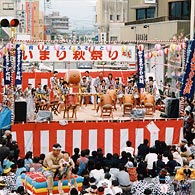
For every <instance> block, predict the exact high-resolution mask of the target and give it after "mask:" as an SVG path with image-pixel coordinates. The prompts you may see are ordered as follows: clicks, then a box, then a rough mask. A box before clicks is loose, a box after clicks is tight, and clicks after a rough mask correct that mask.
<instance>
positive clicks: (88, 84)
mask: <svg viewBox="0 0 195 195" xmlns="http://www.w3.org/2000/svg"><path fill="white" fill-rule="evenodd" d="M85 76H86V81H87V92H88V93H91V84H92V77H91V76H90V74H89V71H88V70H87V71H85ZM89 103H90V104H92V100H91V96H89Z"/></svg>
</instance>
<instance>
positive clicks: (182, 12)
mask: <svg viewBox="0 0 195 195" xmlns="http://www.w3.org/2000/svg"><path fill="white" fill-rule="evenodd" d="M180 33H183V34H184V35H185V36H186V35H187V36H188V35H189V33H190V0H140V1H137V0H129V18H128V22H127V23H125V26H124V27H122V28H121V40H127V41H132V40H136V41H138V42H139V41H147V40H170V39H172V37H173V36H174V35H179V34H180Z"/></svg>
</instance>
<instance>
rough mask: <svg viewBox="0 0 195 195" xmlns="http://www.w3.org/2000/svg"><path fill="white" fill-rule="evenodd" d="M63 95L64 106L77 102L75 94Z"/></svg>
mask: <svg viewBox="0 0 195 195" xmlns="http://www.w3.org/2000/svg"><path fill="white" fill-rule="evenodd" d="M64 97H65V104H66V107H70V106H74V105H76V103H77V97H76V95H66V96H64Z"/></svg>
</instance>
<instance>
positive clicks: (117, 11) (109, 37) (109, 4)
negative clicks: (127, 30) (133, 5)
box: [96, 0, 128, 42]
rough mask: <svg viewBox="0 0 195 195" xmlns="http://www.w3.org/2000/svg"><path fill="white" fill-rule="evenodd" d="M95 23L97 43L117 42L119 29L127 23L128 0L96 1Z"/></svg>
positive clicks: (119, 38)
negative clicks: (96, 26)
mask: <svg viewBox="0 0 195 195" xmlns="http://www.w3.org/2000/svg"><path fill="white" fill-rule="evenodd" d="M96 22H97V25H98V37H99V41H101V42H105V41H119V40H121V37H120V28H121V27H123V26H124V24H125V22H128V0H97V1H96Z"/></svg>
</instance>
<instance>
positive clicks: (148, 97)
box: [144, 93, 155, 105]
mask: <svg viewBox="0 0 195 195" xmlns="http://www.w3.org/2000/svg"><path fill="white" fill-rule="evenodd" d="M148 104H151V105H154V104H155V99H154V96H153V95H151V94H150V93H148V94H146V95H145V97H144V105H148Z"/></svg>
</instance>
